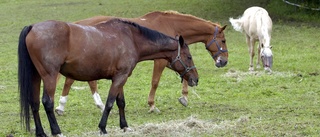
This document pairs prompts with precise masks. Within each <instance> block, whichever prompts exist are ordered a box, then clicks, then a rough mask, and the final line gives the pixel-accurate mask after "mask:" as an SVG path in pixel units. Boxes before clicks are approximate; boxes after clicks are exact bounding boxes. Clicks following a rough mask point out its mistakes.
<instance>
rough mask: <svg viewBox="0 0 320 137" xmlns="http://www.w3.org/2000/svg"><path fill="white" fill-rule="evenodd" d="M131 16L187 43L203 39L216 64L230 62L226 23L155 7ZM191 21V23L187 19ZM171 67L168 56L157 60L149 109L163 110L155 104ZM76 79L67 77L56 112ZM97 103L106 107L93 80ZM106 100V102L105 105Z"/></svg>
mask: <svg viewBox="0 0 320 137" xmlns="http://www.w3.org/2000/svg"><path fill="white" fill-rule="evenodd" d="M114 18H118V17H113V16H95V17H92V18H88V19H84V20H80V21H77V22H75V23H76V24H81V25H94V24H96V23H99V22H102V21H107V20H110V19H114ZM121 19H124V20H129V21H132V22H135V23H138V24H139V25H142V26H145V27H148V28H151V29H154V30H157V31H159V32H162V33H164V34H167V35H169V36H172V37H174V36H176V35H177V34H179V35H182V36H183V37H184V39H185V41H186V43H187V44H193V43H197V42H201V43H204V44H205V48H206V49H207V50H208V51H209V54H210V55H211V57H212V58H213V59H214V62H215V66H216V67H224V66H225V65H226V64H227V62H228V49H227V45H226V39H225V36H224V32H223V30H224V29H225V28H226V26H223V27H221V26H220V25H219V24H216V23H212V22H210V21H207V20H204V19H201V18H198V17H195V16H192V15H189V14H181V13H179V12H176V11H154V12H150V13H148V14H145V15H143V16H141V17H137V18H121ZM186 22H188V23H186ZM166 66H167V67H169V66H170V65H168V61H167V60H165V59H156V60H154V68H153V76H152V82H151V89H150V94H149V98H148V104H149V106H150V110H149V112H153V111H159V109H157V108H156V107H155V101H154V98H155V93H156V90H157V88H158V85H159V81H160V77H161V74H162V72H163V70H164V68H165V67H166ZM73 82H74V80H73V79H70V78H66V81H65V85H64V88H63V92H62V95H61V97H60V101H59V106H58V107H57V108H56V112H57V114H59V115H62V114H63V112H64V110H65V104H66V102H67V97H68V96H67V95H68V94H69V90H70V88H71V85H72V84H73ZM89 85H90V88H91V92H92V95H93V98H94V100H95V104H96V105H97V106H98V108H104V107H103V104H102V103H99V102H101V99H100V96H99V94H98V93H97V82H96V81H90V82H89ZM187 98H188V85H187V81H185V80H184V81H183V88H182V96H181V97H180V98H179V101H180V103H181V104H182V105H184V106H187V104H188V99H187ZM101 104H102V105H101Z"/></svg>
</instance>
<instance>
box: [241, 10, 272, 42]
mask: <svg viewBox="0 0 320 137" xmlns="http://www.w3.org/2000/svg"><path fill="white" fill-rule="evenodd" d="M242 20H243V29H244V30H245V32H246V33H247V35H249V36H251V37H255V38H256V39H258V37H263V36H265V35H269V36H271V31H272V20H271V18H270V17H269V14H268V12H267V11H266V10H265V9H263V8H261V7H251V8H248V9H247V10H245V11H244V14H243V16H242Z"/></svg>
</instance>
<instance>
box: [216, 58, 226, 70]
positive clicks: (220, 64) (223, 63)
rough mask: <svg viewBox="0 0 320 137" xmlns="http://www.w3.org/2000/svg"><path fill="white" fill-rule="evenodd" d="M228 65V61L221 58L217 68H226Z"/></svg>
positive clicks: (217, 61) (217, 62) (218, 60)
mask: <svg viewBox="0 0 320 137" xmlns="http://www.w3.org/2000/svg"><path fill="white" fill-rule="evenodd" d="M227 63H228V59H227V58H225V57H222V56H219V57H218V59H217V60H216V67H218V68H221V67H224V66H226V65H227Z"/></svg>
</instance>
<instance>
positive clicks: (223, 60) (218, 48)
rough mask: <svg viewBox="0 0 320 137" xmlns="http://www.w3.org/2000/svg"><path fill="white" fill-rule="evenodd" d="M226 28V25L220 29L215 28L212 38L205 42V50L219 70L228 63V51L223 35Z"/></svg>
mask: <svg viewBox="0 0 320 137" xmlns="http://www.w3.org/2000/svg"><path fill="white" fill-rule="evenodd" d="M226 27H227V26H226V25H225V26H223V27H222V28H219V27H218V26H216V27H215V31H214V33H213V36H212V38H211V37H210V38H209V39H208V40H207V42H206V49H207V50H208V51H209V53H210V54H211V56H212V58H213V59H214V60H215V63H216V67H219V68H220V67H224V66H225V65H227V63H228V49H227V44H226V39H225V37H224V33H223V30H224V29H225V28H226Z"/></svg>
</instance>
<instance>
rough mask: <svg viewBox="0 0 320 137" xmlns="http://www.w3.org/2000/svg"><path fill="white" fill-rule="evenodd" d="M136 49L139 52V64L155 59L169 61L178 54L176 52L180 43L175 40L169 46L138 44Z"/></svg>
mask: <svg viewBox="0 0 320 137" xmlns="http://www.w3.org/2000/svg"><path fill="white" fill-rule="evenodd" d="M135 41H137V40H135ZM151 43H152V42H151ZM136 48H137V49H138V50H139V52H138V53H139V62H140V61H144V60H154V59H167V60H168V59H170V57H171V56H172V54H173V53H176V54H178V53H177V52H176V51H177V48H178V42H177V41H175V40H170V41H169V42H168V43H167V44H154V43H152V44H150V43H149V42H145V41H141V42H136Z"/></svg>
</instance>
